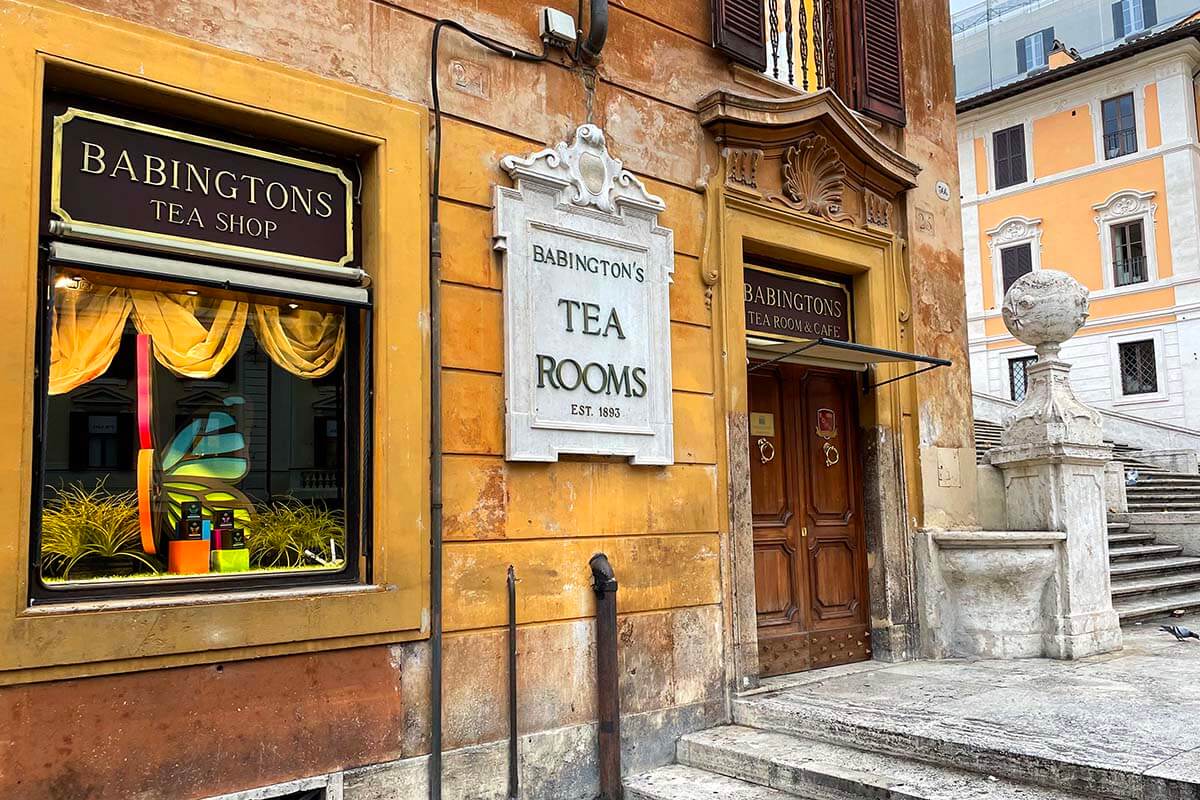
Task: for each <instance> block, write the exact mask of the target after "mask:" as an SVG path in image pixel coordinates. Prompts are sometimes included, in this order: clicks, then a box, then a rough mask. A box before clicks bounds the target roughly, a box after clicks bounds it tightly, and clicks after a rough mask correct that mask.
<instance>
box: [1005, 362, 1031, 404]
mask: <svg viewBox="0 0 1200 800" xmlns="http://www.w3.org/2000/svg"><path fill="white" fill-rule="evenodd" d="M1036 363H1037V356H1024V357H1022V358H1010V359H1009V360H1008V389H1009V396H1010V397H1011V398H1012V399H1013V400H1015V401H1016V402H1018V403H1019V402H1021V401H1022V400H1024V399H1025V394H1026V392H1028V391H1029V368H1030V367H1032V366H1033V365H1034V364H1036Z"/></svg>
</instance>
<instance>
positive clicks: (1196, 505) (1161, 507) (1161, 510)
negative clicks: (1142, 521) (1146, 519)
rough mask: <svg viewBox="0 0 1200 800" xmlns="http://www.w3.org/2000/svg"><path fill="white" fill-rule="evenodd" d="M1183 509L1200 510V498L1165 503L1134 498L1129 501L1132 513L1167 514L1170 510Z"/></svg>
mask: <svg viewBox="0 0 1200 800" xmlns="http://www.w3.org/2000/svg"><path fill="white" fill-rule="evenodd" d="M1172 511H1174V512H1183V511H1200V500H1197V501H1194V502H1193V501H1189V502H1186V503H1185V502H1175V503H1164V502H1162V501H1155V502H1151V503H1140V502H1136V501H1133V500H1130V501H1129V512H1130V513H1131V514H1167V513H1170V512H1172Z"/></svg>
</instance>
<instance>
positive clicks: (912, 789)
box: [625, 721, 1096, 800]
mask: <svg viewBox="0 0 1200 800" xmlns="http://www.w3.org/2000/svg"><path fill="white" fill-rule="evenodd" d="M781 722H782V721H779V722H777V723H776V724H772V725H770V727H767V728H765V729H762V728H755V727H747V726H743V725H730V726H727V727H723V728H713V729H711V730H707V731H701V732H699V733H694V734H689V735H687V736H684V737H683V738H682V739H681V740H680V741H679V744H678V747H677V758H678V762H679V763H677V764H673V765H671V766H668V767H662V768H660V769H657V770H654V771H652V772H649V773H646V774H644V775H637V776H634V777H632V778H629V779H627V780H626V782H625V800H797V798H804V800H856V799H857V798H878V799H880V800H909V799H910V798H912V799H913V800H916V798H922V800H969V798H988V800H1018V798H1019V799H1020V800H1082V798H1085V797H1095V796H1096V795H1092V794H1082V793H1074V792H1070V791H1064V790H1060V789H1051V788H1043V787H1039V786H1034V785H1031V784H1028V783H1024V782H1022V781H1019V780H1014V779H1010V778H1002V777H998V776H995V775H988V774H986V773H982V772H971V771H968V770H964V769H961V768H960V767H958V766H955V765H956V764H957V763H959V761H960V759H958V758H955V757H954V754H949V753H947V754H945V755H944V757H940V758H939V757H938V755H939V754H936V753H931V752H925V753H920V754H918V753H914V752H908V753H905V752H903V751H904V750H905V749H906V748H905V747H904V746H903V745H904V743H903V742H890V743H889V745H890V746H879V745H876V744H874V743H871V742H862V741H860V740H859V738H858V736H857V735H856V734H858V733H860V732H859V731H846V732H845V734H843V735H837V734H833V735H831V736H829V739H825V738H824V737H825V736H826V735H828V732H822V733H820V734H819V735H820V736H821V738H817V736H814V735H812V732H810V731H808V730H805V729H804V726H790V725H787V724H779V723H781ZM792 727H799V728H801V730H802V731H803V732H802V733H801V734H796V733H792V732H791V731H790V730H788V729H789V728H792ZM851 741H852V742H854V743H853V744H852V743H851ZM918 759H920V760H918Z"/></svg>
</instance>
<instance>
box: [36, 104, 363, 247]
mask: <svg viewBox="0 0 1200 800" xmlns="http://www.w3.org/2000/svg"><path fill="white" fill-rule="evenodd" d="M53 136H54V139H53V148H54V150H53V159H52V166H51V170H52V173H51V176H50V177H51V190H50V211H51V214H52V215H53V218H54V219H55V220H56V224H57V229H58V232H60V233H62V234H64V235H66V236H72V237H78V238H85V239H94V240H100V241H107V242H110V243H114V244H127V245H132V246H142V247H152V248H154V249H160V250H171V251H175V252H182V253H187V254H192V255H198V256H202V257H207V258H217V259H221V260H237V261H243V262H244V261H252V262H253V261H259V262H263V263H268V264H274V265H278V266H283V267H288V266H293V267H306V268H318V269H319V268H322V267H328V268H334V269H337V268H342V267H345V266H347V265H348V264H350V263H351V262H352V261H354V258H355V253H354V235H353V195H354V191H353V185H352V183H351V181H350V179H349V178H348V177H347V175H346V173H345V172H344V171H343V170H342V169H341V168H340V167H339V166H336V165H333V164H325V163H319V162H318V161H315V160H311V159H307V158H297V157H294V156H292V155H290V154H286V153H283V152H273V151H270V150H267V149H262V148H258V147H248V146H245V145H243V144H240V143H234V142H228V141H222V140H219V139H214V138H211V137H207V136H200V135H196V134H194V133H190V132H187V131H182V130H175V129H171V128H166V127H162V126H159V125H151V124H147V123H144V122H140V121H135V120H129V119H123V118H120V117H116V116H112V115H110V114H102V113H98V112H95V111H91V110H85V109H81V108H74V107H72V108H68V109H67V110H66V111H65V112H64V113H62V114H58V115H56V116H55V117H54V132H53Z"/></svg>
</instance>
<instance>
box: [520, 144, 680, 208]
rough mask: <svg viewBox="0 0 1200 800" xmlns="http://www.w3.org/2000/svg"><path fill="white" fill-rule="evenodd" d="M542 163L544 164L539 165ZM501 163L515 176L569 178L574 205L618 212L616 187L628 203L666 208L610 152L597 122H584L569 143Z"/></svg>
mask: <svg viewBox="0 0 1200 800" xmlns="http://www.w3.org/2000/svg"><path fill="white" fill-rule="evenodd" d="M538 162H544V163H543V165H541V166H539V165H538ZM500 166H501V167H502V168H503V169H504V170H505V171H506V172H508V173H509V174H510V175H513V176H514V177H516V176H517V175H518V174H524V173H525V172H526V171H531V170H532V171H536V172H538V173H540V174H542V175H546V174H550V175H553V176H554V177H555V178H558V179H561V180H563V181H565V182H566V183H567V184H568V185H569V186H570V187H571V189H573V190H574V191H573V193H572V194H573V196H571V197H570V200H571V203H572V204H573V205H577V206H594V207H595V208H598V209H600V210H601V211H606V212H608V213H610V214H612V213H615V212H616V208H615V207H614V204H613V190H614V189H616V188H620V189H622V190H623V191H622V192H620V194H621V195H623V196H622V197H621V198H620V199H621V200H622V201H624V202H627V203H630V204H633V205H637V206H641V207H643V208H647V209H650V210H654V211H662V210H663V209H664V208H665V206H664V204H663V201H662V200H661V199H659V198H657V197H655V196H654V195H652V194H649V193H648V192H647V191H646V188H645V187H644V186H643V185H642V182H641V181H639V180H638V179H637V178H636V177H634V176H633V174H632V173H630V172H629V171H628V170H626V169H625V168H624V167H623V165H622V164H621V161H620V159H616V158H613V157H612V156H611V155H609V154H608V145H607V143H606V142H605V140H604V131H602V130H600V128H598V127H597V126H595V125H580V126H579V128H577V129H576V131H575V141H574V142H572V143H571V144H570V145H569V146H568V145H567V143H566V142H560V143H559V144H558V145H557V146H556V147H554V148H551V149H546V150H540V151H538V152H536V153H534V154H533V155H531V156H528V157H527V158H521V157H518V156H505V157H504V158H503V159H501V161H500Z"/></svg>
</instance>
